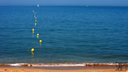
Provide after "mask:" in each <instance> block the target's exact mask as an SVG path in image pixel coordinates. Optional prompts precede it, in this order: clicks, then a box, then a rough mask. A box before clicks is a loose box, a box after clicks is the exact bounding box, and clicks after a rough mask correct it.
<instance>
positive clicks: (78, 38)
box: [0, 6, 128, 63]
mask: <svg viewBox="0 0 128 72" xmlns="http://www.w3.org/2000/svg"><path fill="white" fill-rule="evenodd" d="M33 9H35V10H36V11H37V15H38V22H39V23H38V25H37V27H36V30H35V33H40V35H41V36H40V38H41V39H43V44H42V45H41V46H40V45H39V43H38V40H37V39H36V38H35V36H34V37H33V36H32V33H31V29H32V27H33V25H34V19H33V14H32V10H33ZM0 10H1V11H0V63H86V62H96V63H97V62H117V61H118V62H128V54H127V53H128V7H84V6H64V7H63V6H58V7H57V6H54V7H52V6H40V7H39V8H35V7H33V6H10V7H9V6H1V7H0ZM33 47H34V48H35V55H34V57H32V55H31V48H33Z"/></svg>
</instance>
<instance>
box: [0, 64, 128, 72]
mask: <svg viewBox="0 0 128 72" xmlns="http://www.w3.org/2000/svg"><path fill="white" fill-rule="evenodd" d="M0 72H128V64H117V63H86V64H22V63H21V64H20V63H17V64H0Z"/></svg>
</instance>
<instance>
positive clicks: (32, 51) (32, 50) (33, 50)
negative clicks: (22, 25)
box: [31, 48, 35, 57]
mask: <svg viewBox="0 0 128 72" xmlns="http://www.w3.org/2000/svg"><path fill="white" fill-rule="evenodd" d="M34 52H35V49H34V48H32V49H31V53H32V57H34Z"/></svg>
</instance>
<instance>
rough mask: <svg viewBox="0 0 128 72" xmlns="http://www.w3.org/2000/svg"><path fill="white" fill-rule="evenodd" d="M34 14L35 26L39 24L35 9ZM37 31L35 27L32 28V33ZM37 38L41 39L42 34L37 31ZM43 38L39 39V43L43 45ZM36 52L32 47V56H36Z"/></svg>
mask: <svg viewBox="0 0 128 72" xmlns="http://www.w3.org/2000/svg"><path fill="white" fill-rule="evenodd" d="M37 7H39V4H37ZM32 12H33V16H34V25H35V27H36V26H37V24H38V18H37V15H36V12H35V11H34V10H33V11H32ZM34 33H35V28H32V34H34ZM36 38H37V39H39V38H40V34H39V33H37V34H36ZM42 42H43V41H42V39H39V44H40V45H41V44H42ZM34 52H35V48H31V54H32V57H34Z"/></svg>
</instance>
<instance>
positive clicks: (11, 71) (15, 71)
mask: <svg viewBox="0 0 128 72" xmlns="http://www.w3.org/2000/svg"><path fill="white" fill-rule="evenodd" d="M0 72H128V70H122V71H116V70H115V69H82V70H50V69H37V68H36V69H35V68H8V67H4V68H0Z"/></svg>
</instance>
